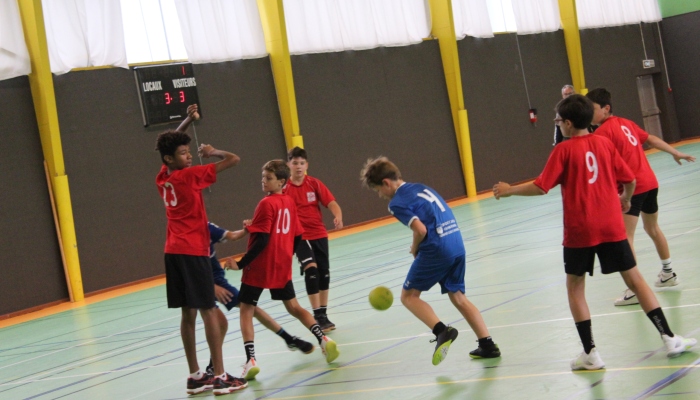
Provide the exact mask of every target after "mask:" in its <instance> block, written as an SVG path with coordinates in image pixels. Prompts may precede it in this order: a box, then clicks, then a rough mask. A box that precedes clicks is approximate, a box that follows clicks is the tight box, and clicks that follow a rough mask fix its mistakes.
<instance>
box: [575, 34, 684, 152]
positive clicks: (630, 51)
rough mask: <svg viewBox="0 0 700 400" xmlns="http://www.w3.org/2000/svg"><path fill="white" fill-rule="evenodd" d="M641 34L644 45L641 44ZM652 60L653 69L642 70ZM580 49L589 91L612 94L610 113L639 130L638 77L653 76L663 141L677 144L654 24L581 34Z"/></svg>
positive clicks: (673, 117) (675, 125)
mask: <svg viewBox="0 0 700 400" xmlns="http://www.w3.org/2000/svg"><path fill="white" fill-rule="evenodd" d="M642 33H643V35H644V42H642ZM645 46H646V57H648V58H650V59H653V60H654V61H655V64H656V66H655V67H654V68H649V69H645V68H643V66H642V60H644V59H645V54H644V47H645ZM581 49H582V52H583V66H584V72H585V74H586V86H588V89H589V90H592V89H595V88H597V87H604V88H606V89H608V90H609V91H610V93H612V96H613V100H612V102H613V113H614V114H615V115H618V116H620V117H624V118H627V119H631V120H633V121H634V122H636V123H637V124H638V125H639V126H641V127H642V128H643V127H644V121H643V120H642V111H641V106H640V104H639V95H638V93H637V77H638V76H641V75H652V76H653V79H654V83H655V87H656V89H657V90H656V101H657V104H658V105H659V108H660V109H661V123H662V129H663V135H664V140H666V141H667V142H676V141H678V140H680V135H679V129H678V119H677V117H676V113H675V105H674V101H673V95H672V94H671V93H669V92H668V90H666V85H665V83H666V75H665V71H664V69H663V56H662V53H661V51H660V43H659V35H658V29H657V28H656V24H642V25H641V31H640V26H639V25H625V26H616V27H609V28H601V29H584V30H582V31H581Z"/></svg>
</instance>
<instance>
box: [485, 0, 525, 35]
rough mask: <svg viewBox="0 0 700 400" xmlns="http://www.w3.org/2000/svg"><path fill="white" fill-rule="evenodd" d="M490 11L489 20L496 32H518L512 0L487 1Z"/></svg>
mask: <svg viewBox="0 0 700 400" xmlns="http://www.w3.org/2000/svg"><path fill="white" fill-rule="evenodd" d="M486 5H487V6H488V9H489V19H490V20H491V28H493V31H494V32H516V31H517V30H518V27H517V26H516V24H515V15H514V14H513V5H512V4H511V0H486Z"/></svg>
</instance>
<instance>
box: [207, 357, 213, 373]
mask: <svg viewBox="0 0 700 400" xmlns="http://www.w3.org/2000/svg"><path fill="white" fill-rule="evenodd" d="M205 371H207V374H209V375H211V376H214V364H213V362H212V360H211V358H210V359H209V365H207V369H206V370H205Z"/></svg>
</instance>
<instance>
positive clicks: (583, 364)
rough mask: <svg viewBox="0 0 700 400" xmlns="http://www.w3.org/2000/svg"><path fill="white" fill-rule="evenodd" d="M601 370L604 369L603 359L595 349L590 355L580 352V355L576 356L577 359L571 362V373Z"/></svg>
mask: <svg viewBox="0 0 700 400" xmlns="http://www.w3.org/2000/svg"><path fill="white" fill-rule="evenodd" d="M603 368H605V363H604V362H603V359H601V358H600V354H598V349H596V348H595V347H594V348H593V349H592V350H591V352H590V353H588V354H586V352H585V351H582V352H581V354H579V355H578V357H576V358H574V359H573V360H571V370H572V371H578V370H582V369H587V370H595V369H603Z"/></svg>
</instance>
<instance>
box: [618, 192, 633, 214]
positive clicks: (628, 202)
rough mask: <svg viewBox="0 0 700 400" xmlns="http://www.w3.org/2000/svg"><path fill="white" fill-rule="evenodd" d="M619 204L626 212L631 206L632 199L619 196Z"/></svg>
mask: <svg viewBox="0 0 700 400" xmlns="http://www.w3.org/2000/svg"><path fill="white" fill-rule="evenodd" d="M620 205H621V206H622V212H623V213H626V212H627V211H629V210H630V208H632V201H631V200H630V199H628V198H626V197H625V196H620Z"/></svg>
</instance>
